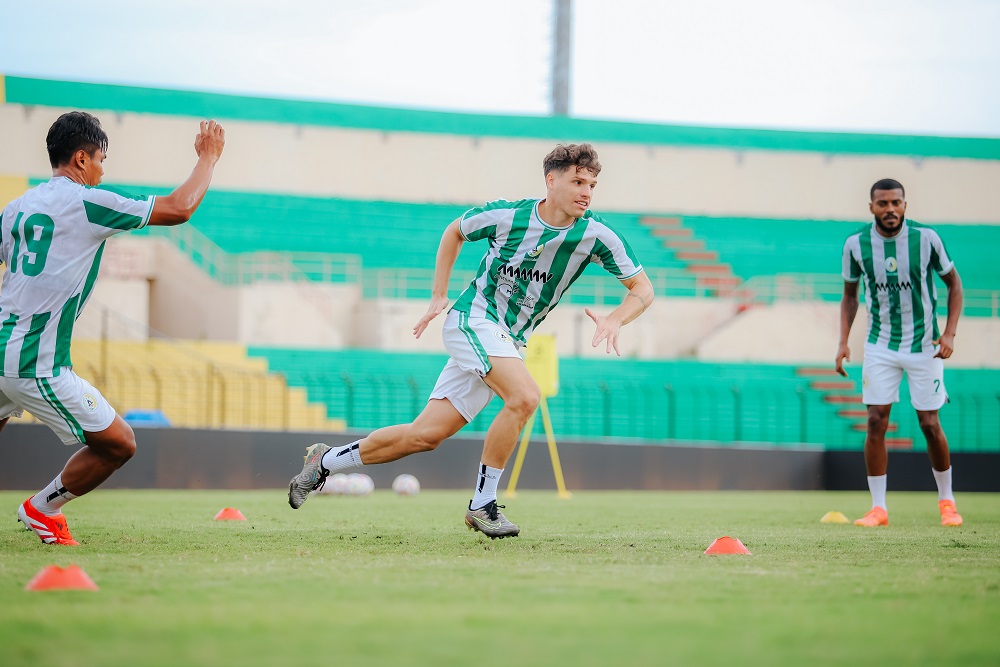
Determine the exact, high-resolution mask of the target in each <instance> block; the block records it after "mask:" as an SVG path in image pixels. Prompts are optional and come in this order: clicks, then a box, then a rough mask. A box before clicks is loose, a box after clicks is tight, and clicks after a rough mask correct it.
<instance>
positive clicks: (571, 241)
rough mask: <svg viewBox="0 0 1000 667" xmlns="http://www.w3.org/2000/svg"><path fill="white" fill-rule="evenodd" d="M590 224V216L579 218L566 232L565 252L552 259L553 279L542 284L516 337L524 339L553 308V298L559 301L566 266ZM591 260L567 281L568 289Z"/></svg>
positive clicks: (563, 244)
mask: <svg viewBox="0 0 1000 667" xmlns="http://www.w3.org/2000/svg"><path fill="white" fill-rule="evenodd" d="M589 226H590V218H579V219H577V221H576V224H574V225H573V227H572V228H570V229H569V230H568V231H567V232H566V237H565V238H564V239H563V241H562V244H561V245H560V246H559V248H560V250H563V249H565V250H564V251H563V252H559V253H557V254H556V256H555V258H553V260H552V266H551V268H550V269H549V273H551V274H552V279H551V280H549V281H548V282H547V283H545V284H544V285H543V286H542V289H541V291H540V292H539V294H538V302H537V303H536V304H535V308H534V310H533V311H532V312H531V316H530V317H529V318H528V321H527V322H525V325H524V326H523V327H521V330H520V331H518V332H517V334H516V337H517V338H518V339H519V340H524V334H525V333H526V332H528V331H529V330H531V331H533V330H534V328H535V327H537V326H538V325H539V324H540V323H541V322H542V320H544V319H545V318H544V317H541V318H540V319H539V316H540V315H541V314H542V313H543V312H545V313H546V314H548V313H547V312H546V311H548V310H550V309H551V304H552V302H553V300H556V301H558V299H559V298H560V296H561V294H557V293H556V290H557V289H559V285H560V284H561V283H562V281H563V278H564V277H565V275H564V274H565V273H566V268H567V267H568V266H569V263H570V261H571V260H572V259H573V251H574V250H576V248H577V246H578V245H579V243H580V241H582V240H583V237H584V235H585V234H586V232H587V228H588V227H589ZM588 264H589V262H582V263H581V265H580V269H579V270H578V271H577V272H576V274H575V275H574V276H573V277H572V278H571V279H570V281H569V282H567V283H566V288H567V289H568V288H569V286H570V285H572V284H573V281H575V280H576V279H577V278H579V277H580V274H581V273H583V270H584V269H586V268H587V265H588Z"/></svg>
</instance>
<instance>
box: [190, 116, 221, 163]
mask: <svg viewBox="0 0 1000 667" xmlns="http://www.w3.org/2000/svg"><path fill="white" fill-rule="evenodd" d="M225 145H226V131H225V129H223V127H222V126H221V125H219V124H218V123H216V122H215V121H214V120H203V121H201V131H200V132H198V134H196V135H195V137H194V152H195V153H197V154H198V157H204V158H207V159H209V160H210V161H211V162H212V164H215V163H216V162H218V161H219V158H220V157H222V149H223V148H224V147H225Z"/></svg>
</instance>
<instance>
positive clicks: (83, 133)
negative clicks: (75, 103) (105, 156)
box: [45, 111, 108, 167]
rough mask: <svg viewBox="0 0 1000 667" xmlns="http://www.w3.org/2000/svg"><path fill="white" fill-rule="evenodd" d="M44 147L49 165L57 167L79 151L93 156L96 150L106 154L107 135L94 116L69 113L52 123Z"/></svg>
mask: <svg viewBox="0 0 1000 667" xmlns="http://www.w3.org/2000/svg"><path fill="white" fill-rule="evenodd" d="M45 147H46V148H47V149H48V151H49V164H51V165H52V166H53V167H59V166H62V165H64V164H66V163H67V162H69V161H70V160H71V159H72V158H73V154H74V153H76V152H77V151H78V150H81V149H82V150H85V151H87V155H93V154H94V152H95V151H96V150H97V149H101V150H102V151H104V152H105V153H107V152H108V135H107V134H105V132H104V128H102V127H101V121H99V120H97V118H96V117H95V116H91V115H90V114H89V113H87V112H85V111H70V112H68V113H64V114H63V115H61V116H59V118H57V119H56V122H54V123H52V127H50V128H49V133H48V135H46V137H45Z"/></svg>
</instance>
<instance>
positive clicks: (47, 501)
mask: <svg viewBox="0 0 1000 667" xmlns="http://www.w3.org/2000/svg"><path fill="white" fill-rule="evenodd" d="M45 141H46V146H47V148H48V153H49V162H50V163H51V165H52V178H51V180H49V181H47V182H45V183H42V184H41V185H38V186H37V187H35V188H32V189H31V190H29V191H28V192H26V193H25V194H24V195H22V196H21V197H19V198H17V199H15V200H14V201H12V202H11V203H10V204H8V205H7V207H6V208H5V209H4V210H3V217H2V219H0V221H2V226H0V230H2V232H0V233H2V253H3V254H2V256H0V259H2V261H3V262H4V263H5V264H6V265H7V272H6V273H5V274H4V277H3V290H2V293H0V321H2V324H0V360H2V362H3V368H2V370H0V415H2V416H3V419H0V428H3V426H5V425H6V424H7V420H8V419H9V418H10V417H11V416H13V415H18V416H20V414H21V413H22V412H23V410H25V409H27V410H28V411H29V412H31V414H33V415H34V416H35V417H37V418H38V419H39V420H41V421H42V422H43V423H44V424H45V425H46V426H48V427H49V428H50V429H52V430H53V431H54V432H55V434H56V435H57V436H58V437H59V439H60V440H62V441H63V443H64V444H67V445H75V444H81V445H83V447H81V448H80V449H78V450H77V451H76V453H74V454H73V455H72V456H71V457H70V458H69V461H67V463H66V466H65V467H64V468H63V469H62V472H61V473H59V474H58V475H56V477H55V479H53V480H52V482H51V483H49V485H48V486H46V487H45V488H44V489H42V490H41V491H39V492H38V493H36V494H35V495H34V496H32V497H30V498H28V499H27V500H25V501H24V503H23V504H22V505H21V506H20V507H19V508H18V510H17V517H18V520H20V521H21V522H22V523H24V525H25V526H26V527H27V528H30V529H31V530H33V531H35V534H36V535H38V537H39V538H41V540H42V542H45V543H46V544H64V545H70V546H75V545H77V544H78V542H77V541H76V540H74V539H73V536H72V535H71V534H70V532H69V527H68V526H67V524H66V517H65V516H63V514H62V507H63V505H65V504H66V503H67V502H69V501H70V500H73V499H74V498H77V497H79V496H82V495H83V494H85V493H88V492H90V491H93V490H94V489H95V488H97V487H98V486H100V485H101V483H102V482H104V480H106V479H107V478H108V477H110V476H111V474H112V473H113V472H114V471H115V470H117V469H118V468H120V467H121V466H122V465H123V464H124V463H125V462H126V461H128V460H129V459H130V458H131V457H132V455H133V454H134V453H135V434H134V433H133V432H132V429H131V427H129V425H128V424H127V423H125V420H123V419H122V418H121V417H120V416H118V415H117V414H115V411H114V408H112V407H111V406H110V405H109V404H108V402H107V400H105V398H104V396H102V395H101V392H99V391H98V390H97V389H95V388H94V387H93V386H92V385H91V384H90V383H89V382H87V381H86V380H84V379H83V378H81V377H80V376H78V375H77V374H76V373H74V372H73V363H72V361H71V360H70V342H71V340H72V337H73V325H74V323H75V322H76V318H77V317H79V315H80V312H81V311H82V310H83V307H84V306H85V305H86V303H87V300H88V299H89V298H90V295H91V293H92V292H93V289H94V283H95V281H96V280H97V274H98V270H99V268H100V264H101V254H102V253H103V251H104V244H105V241H107V239H108V238H110V237H111V236H114V235H115V234H118V233H120V232H124V231H128V230H130V229H140V228H142V227H144V226H146V225H176V224H179V223H182V222H185V221H187V220H188V219H189V218H190V217H191V215H192V214H193V213H194V212H195V210H196V209H197V208H198V206H199V204H201V200H202V198H204V196H205V192H206V191H207V190H208V186H209V184H210V183H211V181H212V174H213V171H214V170H215V164H216V162H218V160H219V157H220V156H221V155H222V149H223V146H224V145H225V132H224V130H223V129H222V126H221V125H219V124H217V123H216V122H215V121H202V123H201V128H200V130H199V132H198V134H197V135H196V136H195V141H194V150H195V153H197V155H198V161H197V163H196V164H195V167H194V170H193V171H192V172H191V175H190V176H189V177H188V179H187V180H186V181H184V183H183V184H181V186H180V187H178V188H177V189H176V190H174V191H173V192H172V193H170V194H169V195H167V196H164V197H133V196H128V195H122V194H117V193H115V192H111V191H109V190H103V189H99V188H98V187H97V186H98V185H99V184H100V182H101V178H102V177H103V176H104V160H105V158H106V157H107V153H108V135H107V134H105V132H104V129H103V128H102V127H101V123H100V121H99V120H98V119H97V118H95V117H94V116H92V115H90V114H88V113H84V112H81V111H72V112H69V113H65V114H63V115H62V116H60V117H59V118H58V119H57V120H56V121H55V122H54V123H53V124H52V126H51V127H50V128H49V131H48V135H47V136H46V139H45Z"/></svg>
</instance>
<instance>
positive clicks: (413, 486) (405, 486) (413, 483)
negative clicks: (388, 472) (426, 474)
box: [392, 473, 420, 496]
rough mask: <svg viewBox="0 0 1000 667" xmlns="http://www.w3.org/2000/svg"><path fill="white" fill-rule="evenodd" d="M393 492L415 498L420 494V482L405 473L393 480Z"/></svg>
mask: <svg viewBox="0 0 1000 667" xmlns="http://www.w3.org/2000/svg"><path fill="white" fill-rule="evenodd" d="M392 490H393V491H395V492H396V493H398V494H399V495H401V496H415V495H417V494H418V493H420V482H419V481H417V478H416V477H414V476H413V475H410V474H407V473H403V474H402V475H400V476H399V477H397V478H396V479H394V480H392Z"/></svg>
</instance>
